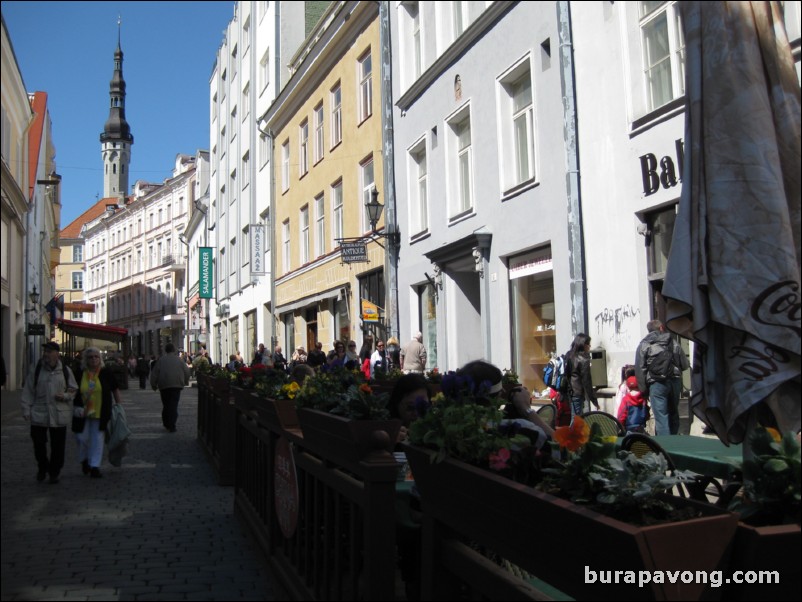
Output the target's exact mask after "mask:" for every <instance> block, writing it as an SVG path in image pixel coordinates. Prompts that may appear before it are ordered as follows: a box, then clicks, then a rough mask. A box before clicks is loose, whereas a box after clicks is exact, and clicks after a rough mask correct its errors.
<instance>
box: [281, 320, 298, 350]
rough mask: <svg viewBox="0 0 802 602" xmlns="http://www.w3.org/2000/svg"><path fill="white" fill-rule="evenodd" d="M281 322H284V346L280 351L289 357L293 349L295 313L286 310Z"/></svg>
mask: <svg viewBox="0 0 802 602" xmlns="http://www.w3.org/2000/svg"><path fill="white" fill-rule="evenodd" d="M281 323H282V324H284V348H283V349H282V351H283V353H284V357H290V356H291V355H292V352H293V351H294V350H295V314H293V313H292V312H288V313H286V314H284V315H282V316H281ZM288 354H289V355H288Z"/></svg>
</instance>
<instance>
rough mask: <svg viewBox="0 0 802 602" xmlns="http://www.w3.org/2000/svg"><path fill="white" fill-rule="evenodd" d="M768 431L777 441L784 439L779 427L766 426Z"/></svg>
mask: <svg viewBox="0 0 802 602" xmlns="http://www.w3.org/2000/svg"><path fill="white" fill-rule="evenodd" d="M766 432H767V433H768V434H769V435H771V438H772V439H774V442H775V443H779V442H780V441H782V439H783V437H782V435H781V434H780V431H778V430H777V429H773V428H771V427H770V426H767V427H766Z"/></svg>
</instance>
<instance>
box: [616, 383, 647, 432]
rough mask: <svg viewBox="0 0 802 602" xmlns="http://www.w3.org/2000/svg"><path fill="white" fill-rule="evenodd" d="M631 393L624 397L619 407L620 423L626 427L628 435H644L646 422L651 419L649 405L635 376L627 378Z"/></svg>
mask: <svg viewBox="0 0 802 602" xmlns="http://www.w3.org/2000/svg"><path fill="white" fill-rule="evenodd" d="M627 388H628V389H629V393H627V394H626V395H624V399H622V400H621V405H620V406H619V407H618V421H619V422H620V423H621V424H623V425H624V428H625V429H626V430H627V432H628V433H643V432H645V431H646V421H647V420H648V419H649V403H648V402H647V401H646V398H645V397H644V396H643V393H641V392H640V390H638V379H637V377H635V376H630V377H629V378H627Z"/></svg>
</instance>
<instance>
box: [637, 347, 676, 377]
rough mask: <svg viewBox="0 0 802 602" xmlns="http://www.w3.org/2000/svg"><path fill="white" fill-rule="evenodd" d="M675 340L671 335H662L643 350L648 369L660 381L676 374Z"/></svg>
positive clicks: (650, 374)
mask: <svg viewBox="0 0 802 602" xmlns="http://www.w3.org/2000/svg"><path fill="white" fill-rule="evenodd" d="M673 342H674V341H673V340H672V339H671V338H670V337H662V338H660V339H657V340H655V341H652V342H651V343H649V345H647V347H646V349H645V350H644V352H643V357H644V359H645V360H646V371H647V372H648V373H649V376H651V377H652V378H653V379H654V380H656V381H658V382H663V381H664V380H666V379H667V378H670V377H671V376H673V374H674V350H673V345H672V344H673Z"/></svg>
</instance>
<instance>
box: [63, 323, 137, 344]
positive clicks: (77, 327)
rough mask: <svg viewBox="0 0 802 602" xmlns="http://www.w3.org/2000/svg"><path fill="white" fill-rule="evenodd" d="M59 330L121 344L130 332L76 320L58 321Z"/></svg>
mask: <svg viewBox="0 0 802 602" xmlns="http://www.w3.org/2000/svg"><path fill="white" fill-rule="evenodd" d="M56 326H58V328H59V330H61V331H62V332H65V333H67V334H71V335H73V336H79V337H86V338H89V339H101V340H103V341H114V342H116V343H120V342H122V341H124V340H125V337H127V336H128V330H127V329H125V328H117V327H115V326H104V325H103V324H90V323H88V322H78V321H76V320H58V321H57V322H56Z"/></svg>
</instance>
